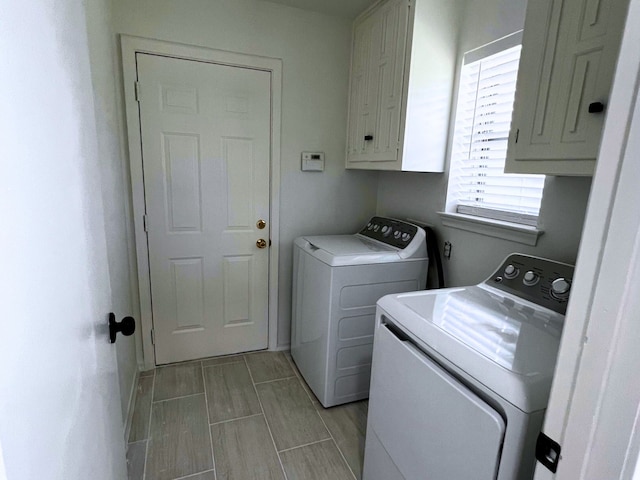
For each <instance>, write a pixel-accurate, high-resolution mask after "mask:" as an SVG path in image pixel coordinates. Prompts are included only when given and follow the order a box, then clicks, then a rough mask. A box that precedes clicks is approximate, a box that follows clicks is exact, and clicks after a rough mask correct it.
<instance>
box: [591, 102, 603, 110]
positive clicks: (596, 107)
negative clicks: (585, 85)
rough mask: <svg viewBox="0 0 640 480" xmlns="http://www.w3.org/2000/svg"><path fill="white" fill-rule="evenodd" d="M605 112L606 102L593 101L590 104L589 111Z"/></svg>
mask: <svg viewBox="0 0 640 480" xmlns="http://www.w3.org/2000/svg"><path fill="white" fill-rule="evenodd" d="M602 112H604V103H602V102H593V103H590V104H589V113H602Z"/></svg>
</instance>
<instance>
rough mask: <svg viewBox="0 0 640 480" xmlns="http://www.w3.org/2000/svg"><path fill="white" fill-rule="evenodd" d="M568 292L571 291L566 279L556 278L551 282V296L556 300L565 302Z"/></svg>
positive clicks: (569, 283)
mask: <svg viewBox="0 0 640 480" xmlns="http://www.w3.org/2000/svg"><path fill="white" fill-rule="evenodd" d="M569 290H571V282H570V281H569V280H567V279H566V278H556V279H555V280H554V281H553V282H551V296H552V297H553V298H556V299H558V300H566V299H567V298H569Z"/></svg>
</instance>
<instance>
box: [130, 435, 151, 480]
mask: <svg viewBox="0 0 640 480" xmlns="http://www.w3.org/2000/svg"><path fill="white" fill-rule="evenodd" d="M146 455H147V441H146V440H143V441H142V442H135V443H130V444H128V445H127V479H128V480H143V477H144V459H145V458H146Z"/></svg>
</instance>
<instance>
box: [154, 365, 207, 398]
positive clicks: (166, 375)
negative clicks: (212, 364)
mask: <svg viewBox="0 0 640 480" xmlns="http://www.w3.org/2000/svg"><path fill="white" fill-rule="evenodd" d="M155 378H156V384H155V388H154V393H153V401H154V402H157V401H160V400H168V399H170V398H177V397H184V396H186V395H194V394H196V393H204V385H203V383H202V364H201V363H200V362H189V363H179V364H176V365H169V366H166V367H158V368H157V369H156V376H155Z"/></svg>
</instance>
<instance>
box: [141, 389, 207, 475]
mask: <svg viewBox="0 0 640 480" xmlns="http://www.w3.org/2000/svg"><path fill="white" fill-rule="evenodd" d="M149 442H150V443H149V450H148V458H147V473H146V477H147V478H148V479H153V480H172V479H174V478H176V477H181V476H185V475H190V474H194V473H199V472H204V471H207V470H211V469H213V459H212V456H211V438H210V434H209V427H208V422H207V406H206V402H205V396H204V394H202V395H193V396H189V397H183V398H177V399H173V400H167V401H164V402H155V403H153V405H152V411H151V437H150V439H149Z"/></svg>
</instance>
